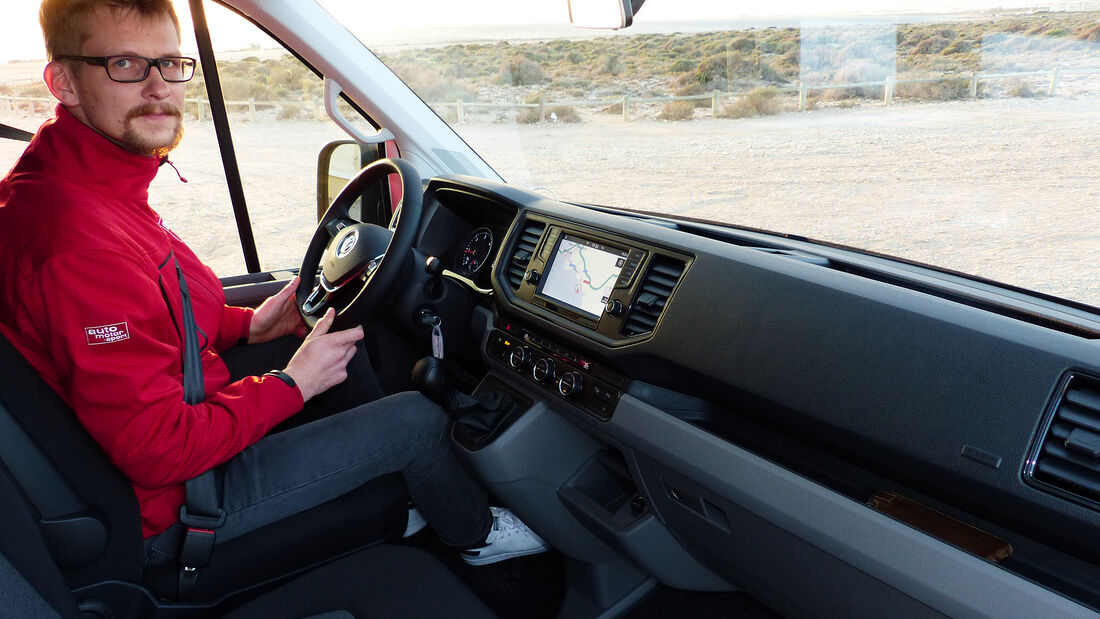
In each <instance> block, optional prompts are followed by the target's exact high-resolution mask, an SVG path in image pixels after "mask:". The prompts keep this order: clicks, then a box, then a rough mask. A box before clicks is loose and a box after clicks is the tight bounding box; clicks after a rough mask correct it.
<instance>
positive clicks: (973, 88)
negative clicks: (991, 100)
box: [970, 72, 978, 99]
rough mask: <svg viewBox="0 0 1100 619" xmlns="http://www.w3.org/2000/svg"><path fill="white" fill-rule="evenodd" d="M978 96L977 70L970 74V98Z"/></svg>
mask: <svg viewBox="0 0 1100 619" xmlns="http://www.w3.org/2000/svg"><path fill="white" fill-rule="evenodd" d="M977 97H978V74H977V72H975V73H971V74H970V98H971V99H976V98H977Z"/></svg>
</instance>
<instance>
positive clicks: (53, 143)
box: [28, 104, 165, 202]
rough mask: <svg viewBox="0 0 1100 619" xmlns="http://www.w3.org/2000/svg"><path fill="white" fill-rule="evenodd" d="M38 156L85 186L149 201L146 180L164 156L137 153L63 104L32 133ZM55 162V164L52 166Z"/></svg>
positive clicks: (98, 190)
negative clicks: (86, 122)
mask: <svg viewBox="0 0 1100 619" xmlns="http://www.w3.org/2000/svg"><path fill="white" fill-rule="evenodd" d="M34 141H35V142H36V144H32V145H31V147H30V148H29V149H28V150H31V149H33V150H36V151H37V154H38V156H39V157H40V158H41V160H42V161H43V162H44V163H46V162H48V164H49V166H50V167H54V170H53V171H54V172H56V173H59V174H61V175H63V176H64V177H65V178H66V179H68V180H69V181H71V182H74V183H77V184H79V185H81V187H83V188H84V189H87V190H90V191H94V192H96V193H100V194H104V195H107V196H111V197H114V198H116V199H117V198H121V199H128V200H139V201H141V202H148V200H149V183H151V182H152V181H153V178H154V177H155V176H156V175H157V169H158V168H159V167H160V165H161V163H162V162H163V160H164V159H165V158H164V157H153V156H145V155H136V154H134V153H131V152H130V151H128V150H126V149H124V148H122V147H121V146H119V145H118V144H115V143H114V142H113V141H111V140H110V139H109V138H107V137H106V136H104V135H103V134H101V133H99V132H98V131H96V130H94V129H92V128H91V127H89V126H88V125H85V124H84V123H83V122H81V121H80V119H78V118H77V117H76V116H73V114H72V112H70V111H69V110H67V109H65V106H63V105H60V104H58V106H57V109H56V116H55V117H54V118H52V119H50V120H49V121H47V122H46V123H45V124H44V125H42V128H41V129H39V131H38V135H37V136H35V140H34ZM55 166H56V167H55Z"/></svg>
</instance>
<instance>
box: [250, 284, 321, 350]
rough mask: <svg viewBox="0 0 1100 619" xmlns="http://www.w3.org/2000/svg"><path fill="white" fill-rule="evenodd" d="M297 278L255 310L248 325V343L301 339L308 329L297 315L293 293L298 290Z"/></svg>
mask: <svg viewBox="0 0 1100 619" xmlns="http://www.w3.org/2000/svg"><path fill="white" fill-rule="evenodd" d="M299 281H301V280H300V279H299V278H298V277H294V279H292V280H290V281H289V282H287V285H286V286H283V289H282V290H280V291H279V292H277V293H275V294H273V295H271V296H270V297H268V298H267V299H265V300H264V302H263V303H262V304H261V305H260V307H257V308H256V311H255V312H254V313H253V314H252V322H250V323H249V325H248V343H249V344H262V343H263V342H270V341H271V340H274V339H276V338H280V337H283V336H284V335H295V336H297V337H303V336H305V334H306V333H308V332H309V327H307V326H306V323H305V322H304V321H302V316H301V314H299V313H298V304H297V302H296V301H295V296H294V293H295V292H296V291H297V290H298V282H299Z"/></svg>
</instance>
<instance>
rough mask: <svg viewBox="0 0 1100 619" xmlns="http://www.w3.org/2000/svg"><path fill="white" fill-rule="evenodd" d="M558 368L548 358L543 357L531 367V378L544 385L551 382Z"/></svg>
mask: <svg viewBox="0 0 1100 619" xmlns="http://www.w3.org/2000/svg"><path fill="white" fill-rule="evenodd" d="M557 372H558V367H557V364H555V363H554V360H553V359H551V358H550V357H543V358H542V359H539V360H538V361H536V362H535V365H533V366H531V377H532V378H534V379H535V380H537V381H539V382H540V383H542V384H544V385H548V384H550V383H551V382H553V380H554V377H555V376H556V375H557Z"/></svg>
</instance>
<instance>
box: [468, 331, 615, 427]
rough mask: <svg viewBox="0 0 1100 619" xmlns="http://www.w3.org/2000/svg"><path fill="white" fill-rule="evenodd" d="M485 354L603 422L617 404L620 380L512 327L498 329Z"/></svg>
mask: <svg viewBox="0 0 1100 619" xmlns="http://www.w3.org/2000/svg"><path fill="white" fill-rule="evenodd" d="M485 352H486V353H487V354H488V355H489V357H490V358H491V359H494V360H496V361H499V362H500V363H501V364H503V365H504V366H505V367H507V368H509V369H510V370H511V371H512V372H515V373H516V374H518V375H520V376H522V377H523V378H524V379H526V380H527V381H528V382H530V383H532V384H534V385H537V386H539V387H540V388H542V389H543V390H544V391H546V392H547V393H550V394H552V395H554V396H556V397H559V398H562V399H565V400H568V401H569V402H570V403H572V404H574V405H576V406H578V407H580V408H581V409H583V410H584V411H586V412H588V413H590V414H592V415H594V416H596V417H598V418H599V419H602V420H604V421H606V420H608V419H610V418H611V413H612V411H614V410H615V404H616V403H617V402H618V401H619V395H620V388H621V386H622V385H623V378H622V376H620V375H618V374H617V373H615V372H614V371H612V370H610V369H609V368H607V367H605V366H603V365H601V364H598V363H595V362H593V361H592V360H590V359H588V358H587V357H585V356H584V355H581V354H578V353H575V352H573V351H571V350H568V349H566V348H564V347H563V346H560V345H558V344H556V343H554V342H551V341H550V340H548V339H546V338H543V337H540V336H538V335H535V334H534V333H532V332H531V331H529V330H527V329H524V328H522V327H520V326H518V325H516V324H513V323H503V324H500V325H498V327H497V329H494V330H493V331H492V333H490V334H489V339H488V342H487V344H486V351H485Z"/></svg>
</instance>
